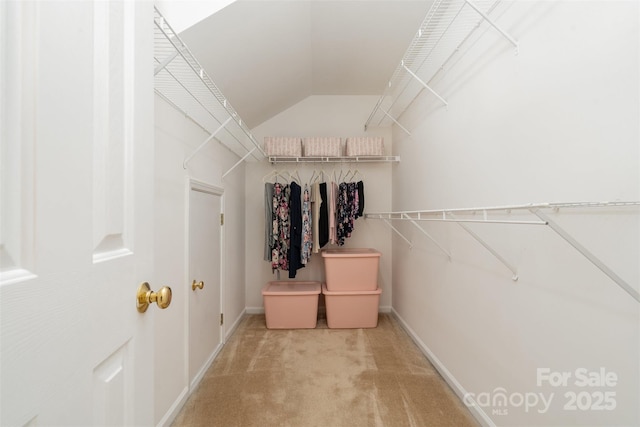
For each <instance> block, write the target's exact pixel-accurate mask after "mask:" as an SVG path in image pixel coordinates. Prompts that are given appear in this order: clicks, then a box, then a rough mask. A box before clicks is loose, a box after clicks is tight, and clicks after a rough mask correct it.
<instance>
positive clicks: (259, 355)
mask: <svg viewBox="0 0 640 427" xmlns="http://www.w3.org/2000/svg"><path fill="white" fill-rule="evenodd" d="M476 425H477V424H476V422H475V421H474V419H473V418H472V417H471V415H470V414H469V413H468V411H467V409H466V407H465V406H464V405H463V404H462V403H461V402H460V400H459V399H458V398H457V397H456V396H455V394H454V393H453V392H452V391H451V389H450V388H449V386H448V385H447V384H446V383H445V382H444V380H443V379H442V378H441V377H440V375H439V374H438V373H437V372H436V370H435V369H434V368H433V366H432V365H431V364H430V363H429V361H428V360H427V359H426V358H425V357H424V355H423V354H422V353H421V352H420V350H419V349H418V348H417V347H416V345H415V344H414V343H413V341H412V340H411V338H410V337H409V336H408V335H407V334H406V333H405V332H404V330H403V329H402V328H401V327H400V326H399V325H398V323H397V322H396V320H395V319H394V318H393V317H392V316H391V315H386V314H381V315H380V320H379V324H378V327H377V328H373V329H328V328H327V327H326V322H325V321H324V319H320V320H319V321H318V327H317V328H316V329H297V330H269V329H266V326H265V319H264V315H250V316H247V317H246V318H245V319H243V321H242V323H241V325H240V326H239V327H238V329H237V331H236V332H235V333H234V334H233V336H232V337H231V338H230V339H229V340H228V342H227V344H226V345H225V347H224V348H223V350H222V351H221V352H220V354H219V356H218V358H217V359H216V360H215V361H214V362H213V364H212V366H211V368H209V370H208V371H207V373H206V374H205V377H204V378H203V380H202V382H201V383H200V385H199V386H198V388H197V389H196V390H195V391H194V393H193V394H192V395H191V397H190V398H189V400H188V401H187V402H186V404H185V406H184V408H183V409H182V411H181V412H180V414H178V416H177V417H176V420H175V421H174V423H173V426H176V427H182V426H225V427H233V426H238V427H253V426H256V427H258V426H259V427H268V426H290V427H312V426H322V427H327V426H331V427H340V426H345V427H346V426H349V427H351V426H367V427H369V426H419V427H427V426H434V427H445V426H455V427H464V426H476Z"/></svg>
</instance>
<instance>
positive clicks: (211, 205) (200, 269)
mask: <svg viewBox="0 0 640 427" xmlns="http://www.w3.org/2000/svg"><path fill="white" fill-rule="evenodd" d="M221 212H222V191H221V190H219V189H216V188H215V187H211V186H207V185H204V184H198V183H194V182H192V183H191V189H190V192H189V289H188V294H189V383H190V385H191V387H193V386H194V385H195V384H196V383H197V382H198V381H199V380H200V378H201V376H202V374H203V373H204V370H205V369H206V368H207V367H208V365H209V364H210V363H211V361H212V360H213V357H214V356H215V354H216V353H217V352H218V351H219V349H220V347H221V345H222V333H221V326H220V313H221V302H222V299H221V286H220V281H221V275H220V256H221V251H220V248H221V225H220V213H221ZM194 280H195V281H196V283H199V282H203V283H204V284H203V288H202V289H200V288H196V289H195V290H193V287H192V283H193V281H194Z"/></svg>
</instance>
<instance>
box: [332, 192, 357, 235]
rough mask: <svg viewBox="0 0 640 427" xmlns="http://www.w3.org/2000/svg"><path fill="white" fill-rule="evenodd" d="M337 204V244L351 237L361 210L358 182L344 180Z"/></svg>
mask: <svg viewBox="0 0 640 427" xmlns="http://www.w3.org/2000/svg"><path fill="white" fill-rule="evenodd" d="M336 204H337V206H336V209H337V213H336V217H337V226H336V228H337V237H338V239H337V244H338V245H339V246H342V245H344V243H345V239H347V238H349V237H351V232H352V231H353V229H354V227H355V220H356V219H357V218H358V212H359V209H360V207H359V204H360V200H359V192H358V183H356V182H342V183H340V186H339V187H338V200H337V202H336Z"/></svg>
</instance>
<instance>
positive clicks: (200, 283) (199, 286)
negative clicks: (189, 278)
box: [191, 280, 204, 291]
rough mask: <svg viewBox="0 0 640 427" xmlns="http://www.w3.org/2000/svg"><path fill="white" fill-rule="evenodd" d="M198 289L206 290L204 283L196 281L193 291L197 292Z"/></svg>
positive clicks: (193, 284)
mask: <svg viewBox="0 0 640 427" xmlns="http://www.w3.org/2000/svg"><path fill="white" fill-rule="evenodd" d="M198 288H199V289H202V288H204V282H202V281H200V282H198V283H196V281H195V280H194V281H193V283H192V284H191V289H193V290H194V291H195V290H196V289H198Z"/></svg>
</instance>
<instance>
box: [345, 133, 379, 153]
mask: <svg viewBox="0 0 640 427" xmlns="http://www.w3.org/2000/svg"><path fill="white" fill-rule="evenodd" d="M345 150H346V154H347V156H349V157H355V156H384V142H383V138H382V137H381V136H356V137H350V138H347V140H346V143H345Z"/></svg>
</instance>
